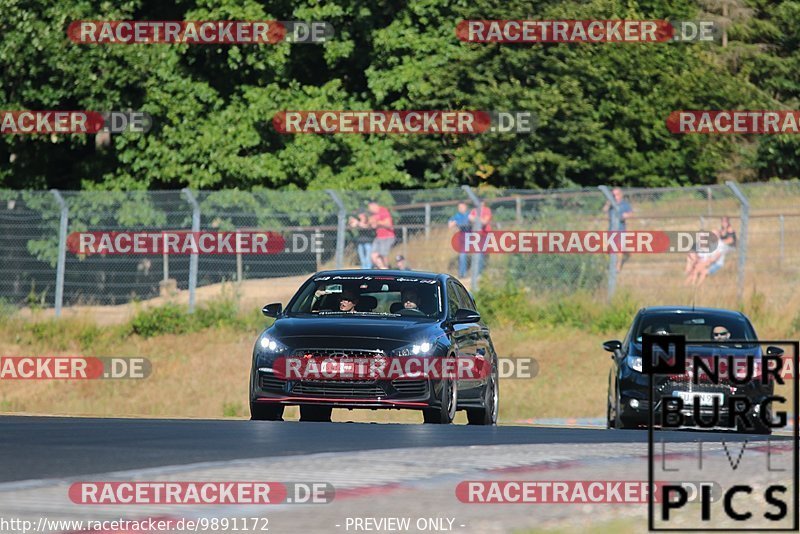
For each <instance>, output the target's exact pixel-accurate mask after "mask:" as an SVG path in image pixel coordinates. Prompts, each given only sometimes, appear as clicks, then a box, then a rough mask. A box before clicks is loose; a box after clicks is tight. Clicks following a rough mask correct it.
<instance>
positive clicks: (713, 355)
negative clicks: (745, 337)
mask: <svg viewBox="0 0 800 534" xmlns="http://www.w3.org/2000/svg"><path fill="white" fill-rule="evenodd" d="M630 354H631V355H632V356H641V355H642V344H641V343H631V351H630ZM761 355H762V351H761V346H760V345H759V344H758V342H751V343H730V344H725V345H698V344H693V343H692V342H691V341H687V342H686V356H687V362H686V366H687V369H685V370H683V371H680V372H678V373H676V374H671V375H668V376H669V378H683V379H689V378H691V376H692V373H693V370H692V369H693V367H694V364H693V362H694V359H693V357H695V356H696V357H700V358H701V359H702V360H704V361H705V362H706V364H707V365H709V366H712V365H713V364H712V363H711V362H712V361H714V360H718V361H719V362H720V363H719V364H718V365H719V366H720V367H719V368H720V369H725V368H726V367H727V360H728V357H729V356H730V357H732V358H733V361H734V362H742V361H746V359H747V358H748V357H750V358H753V357H755V362H754V365H755V366H756V367H755V369H756V370H758V369H759V367H758V366H759V364H760V358H761ZM737 365H738V364H737ZM742 365H746V364H742ZM711 368H713V367H711ZM738 369H739V370H738V371H736V372H737V373H738V372H744V369H746V367H741V368H738ZM721 372H722V373H723V374H724V371H721ZM755 374H756V375H760V372H759V371H756V372H755ZM661 379H662V380H666V377H665V376H664V375H662V377H661ZM707 380H708V379H707V378H706V379H704V381H707ZM725 382H727V381H726V380H725V379H723V383H725Z"/></svg>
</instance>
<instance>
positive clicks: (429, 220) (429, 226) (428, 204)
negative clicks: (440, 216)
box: [425, 203, 431, 240]
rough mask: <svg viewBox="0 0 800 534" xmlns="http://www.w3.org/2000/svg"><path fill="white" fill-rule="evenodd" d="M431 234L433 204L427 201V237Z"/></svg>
mask: <svg viewBox="0 0 800 534" xmlns="http://www.w3.org/2000/svg"><path fill="white" fill-rule="evenodd" d="M430 236H431V205H430V203H425V239H426V240H427V239H428V238H430Z"/></svg>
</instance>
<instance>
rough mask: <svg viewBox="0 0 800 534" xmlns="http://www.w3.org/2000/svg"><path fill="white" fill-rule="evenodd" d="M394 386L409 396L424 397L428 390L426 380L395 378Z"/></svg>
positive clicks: (399, 391) (402, 393) (400, 392)
mask: <svg viewBox="0 0 800 534" xmlns="http://www.w3.org/2000/svg"><path fill="white" fill-rule="evenodd" d="M392 386H393V387H394V389H396V390H397V392H398V393H399V394H401V395H404V396H407V397H422V396H424V395H425V394H426V393H427V392H428V382H427V381H426V380H393V381H392Z"/></svg>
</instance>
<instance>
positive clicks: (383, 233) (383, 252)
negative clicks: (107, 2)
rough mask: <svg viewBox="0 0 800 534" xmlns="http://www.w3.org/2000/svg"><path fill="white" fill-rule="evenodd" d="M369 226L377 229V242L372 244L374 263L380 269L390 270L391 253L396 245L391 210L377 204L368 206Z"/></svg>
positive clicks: (371, 203) (372, 203)
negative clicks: (389, 258)
mask: <svg viewBox="0 0 800 534" xmlns="http://www.w3.org/2000/svg"><path fill="white" fill-rule="evenodd" d="M367 210H369V225H370V226H371V227H372V228H374V229H375V240H374V241H373V242H372V263H373V265H375V267H377V268H378V269H388V268H389V261H388V257H389V252H390V251H391V249H392V245H394V239H395V236H394V223H393V222H392V214H391V213H389V210H388V209H386V208H385V207H383V206H381V205H380V204H378V203H377V202H375V201H374V200H373V201H370V203H369V204H367Z"/></svg>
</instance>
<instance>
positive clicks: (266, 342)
mask: <svg viewBox="0 0 800 534" xmlns="http://www.w3.org/2000/svg"><path fill="white" fill-rule="evenodd" d="M258 346H259V347H261V348H262V349H264V350H265V351H267V352H271V353H278V352H283V351H285V350H286V349H287V347H286V345H284V344H283V343H281V342H280V341H278V340H277V339H275V338H274V337H271V336H267V335H263V336H261V337H260V338H259V339H258Z"/></svg>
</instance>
